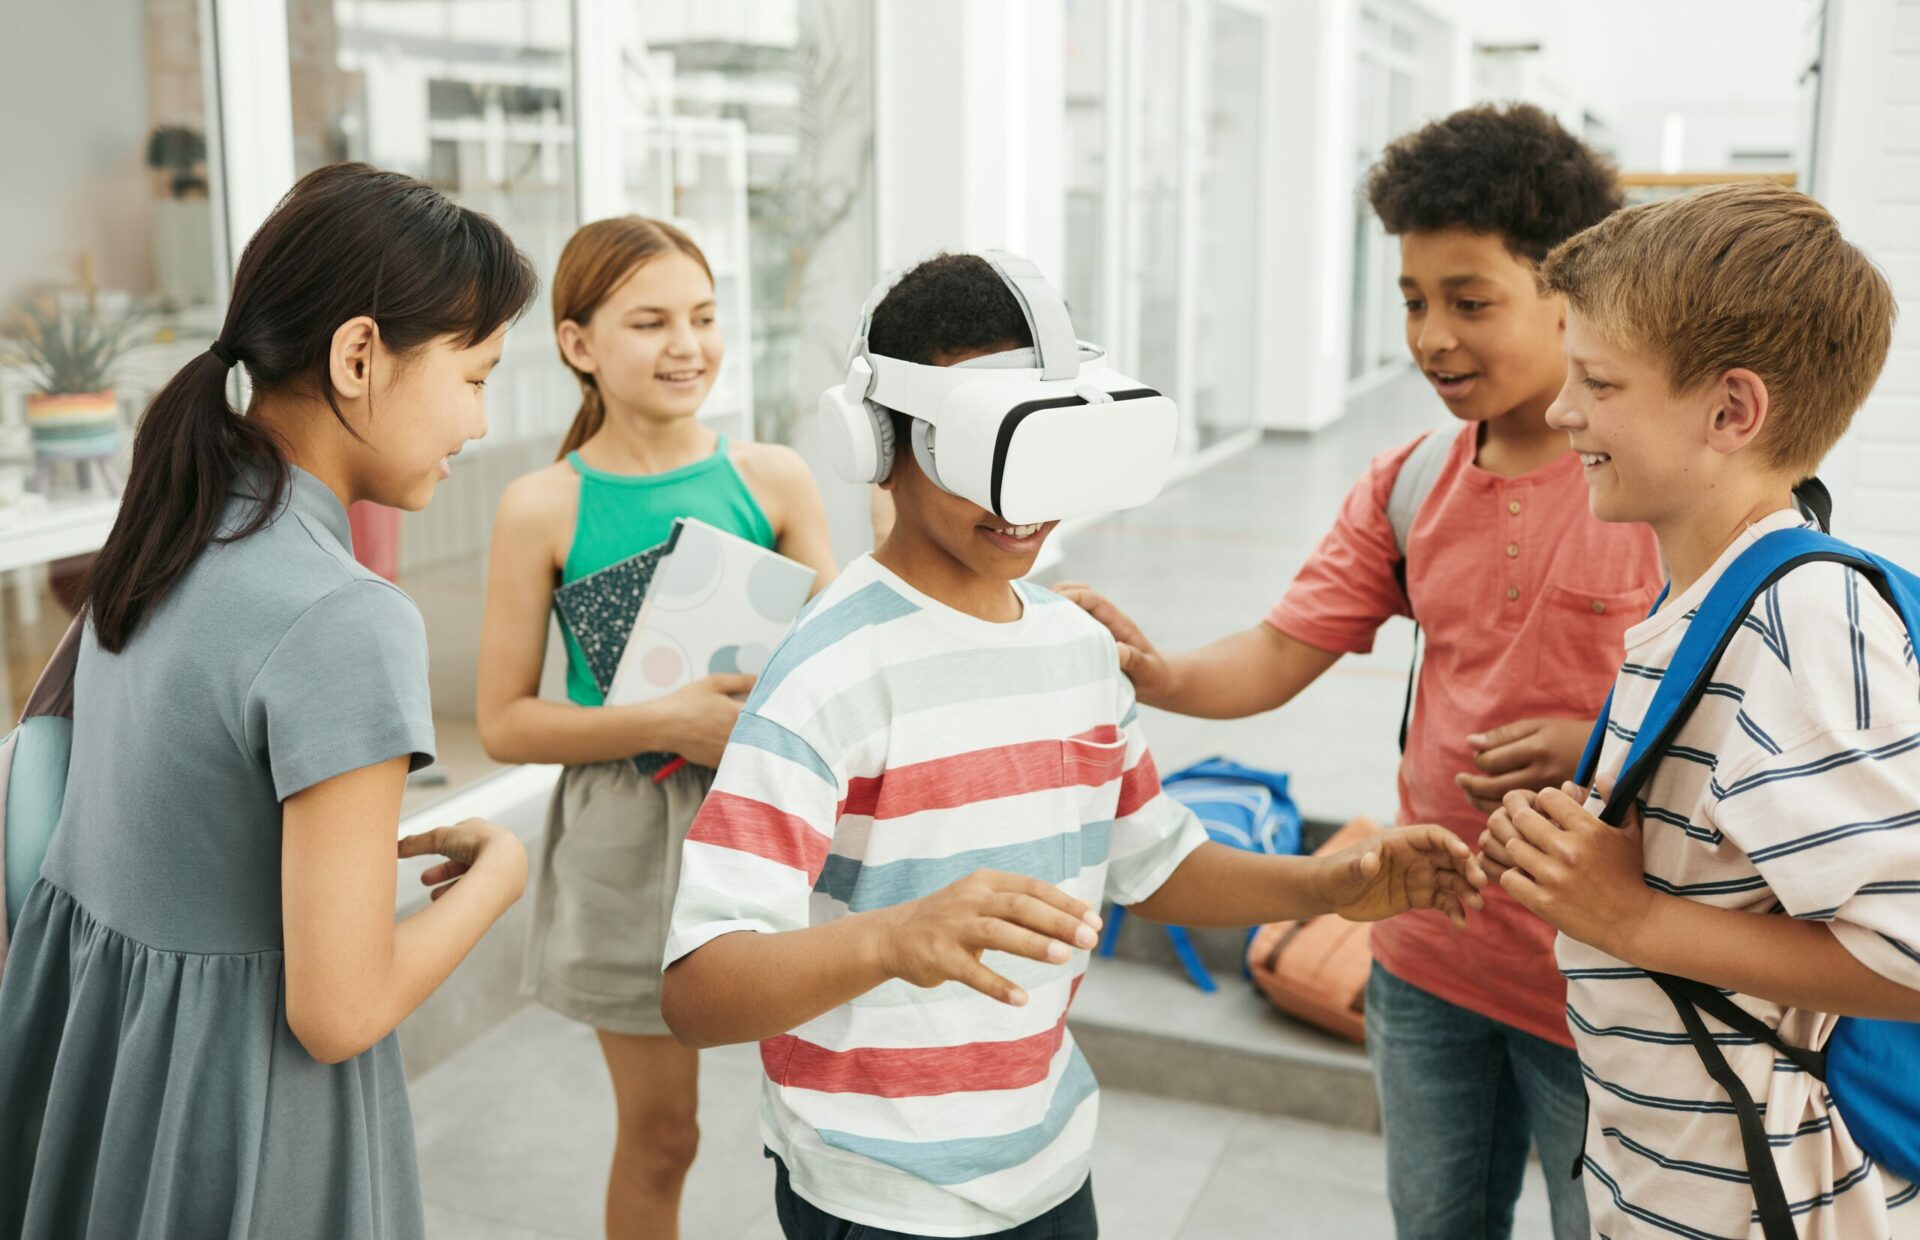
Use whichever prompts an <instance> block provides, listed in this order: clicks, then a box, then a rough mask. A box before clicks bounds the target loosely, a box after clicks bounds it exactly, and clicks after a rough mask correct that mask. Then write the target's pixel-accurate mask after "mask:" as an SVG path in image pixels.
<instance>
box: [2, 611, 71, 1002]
mask: <svg viewBox="0 0 1920 1240" xmlns="http://www.w3.org/2000/svg"><path fill="white" fill-rule="evenodd" d="M84 623H85V622H84V619H76V620H75V621H74V622H73V624H72V625H70V626H69V627H68V629H67V633H66V636H65V637H62V638H61V639H60V644H59V645H58V646H55V647H54V648H53V657H52V658H50V659H48V660H47V666H46V667H45V668H44V669H42V671H41V672H40V679H39V680H37V681H35V682H34V686H33V692H32V693H30V694H28V695H27V707H26V709H25V710H24V711H22V712H21V714H20V726H19V727H17V728H15V729H14V730H13V731H11V732H9V733H7V736H6V739H4V740H0V886H4V887H5V889H6V916H5V918H4V919H0V969H4V968H5V967H6V963H7V942H8V938H9V936H10V935H11V934H12V932H13V925H14V922H16V921H18V920H19V918H20V906H21V905H22V904H24V903H25V902H26V899H27V892H28V891H30V890H32V888H33V884H34V882H35V881H36V880H38V879H39V877H40V863H41V861H42V860H43V859H44V858H45V857H46V855H47V845H48V844H49V843H50V842H51V841H52V839H53V827H54V824H55V823H57V822H59V821H60V807H61V806H62V805H63V804H64V803H65V802H66V799H67V759H68V757H69V756H70V755H71V753H72V751H73V670H74V666H75V664H76V662H77V661H78V659H79V655H80V633H81V630H82V628H83V627H84Z"/></svg>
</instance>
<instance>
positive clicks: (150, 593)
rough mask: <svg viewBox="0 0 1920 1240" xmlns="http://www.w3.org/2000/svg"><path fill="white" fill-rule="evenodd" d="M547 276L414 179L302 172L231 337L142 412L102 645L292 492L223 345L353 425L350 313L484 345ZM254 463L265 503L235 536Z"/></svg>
mask: <svg viewBox="0 0 1920 1240" xmlns="http://www.w3.org/2000/svg"><path fill="white" fill-rule="evenodd" d="M538 285H539V279H538V277H537V276H535V274H534V271H533V266H532V264H531V263H529V262H528V261H527V259H526V256H525V255H523V254H521V253H520V251H519V250H518V249H516V248H515V247H514V244H513V242H512V240H511V239H509V238H508V236H507V234H506V233H505V232H504V231H503V230H502V229H501V227H500V226H499V225H498V224H496V223H494V222H493V221H492V220H490V219H488V218H487V217H486V216H484V215H481V214H479V213H478V212H475V211H469V210H467V209H466V208H465V207H462V206H459V205H458V204H456V203H454V202H453V201H452V200H450V199H448V198H447V197H446V196H445V195H444V194H441V193H440V192H439V191H438V190H435V189H433V188H432V187H431V186H429V185H426V184H424V183H422V182H420V181H416V180H414V179H413V178H412V177H409V176H403V175H401V174H400V173H397V172H383V171H381V170H379V169H377V168H372V167H369V166H367V165H366V164H332V165H329V166H327V167H325V168H321V169H318V170H317V171H314V172H311V173H308V174H307V175H306V176H305V177H303V178H301V180H300V182H299V184H297V185H295V186H294V187H293V188H292V189H291V190H289V191H288V193H287V196H286V197H285V198H282V199H281V200H280V203H279V205H278V206H276V207H275V208H274V209H273V213H272V214H271V215H269V216H268V217H267V220H266V222H265V223H264V224H262V225H261V226H260V230H259V231H258V232H256V233H254V235H253V239H252V240H251V241H249V242H247V248H246V249H245V250H244V251H243V252H242V253H241V255H240V264H239V267H238V269H237V270H236V271H235V272H234V277H233V293H232V296H231V297H230V298H229V299H228V301H227V317H226V322H225V323H224V325H223V326H222V327H221V329H220V338H219V341H218V344H219V345H220V349H219V350H215V349H209V350H208V351H207V352H205V353H202V354H201V355H200V356H198V357H196V358H194V359H193V360H192V361H190V362H188V363H187V364H186V365H185V366H183V367H181V369H180V372H179V373H178V374H176V375H174V377H173V378H172V379H171V380H169V381H168V382H167V385H166V386H165V387H163V388H161V389H160V391H159V393H158V394H157V395H156V396H155V397H154V398H153V402H152V403H151V404H149V405H148V406H147V411H146V414H145V415H144V416H143V417H142V418H141V420H140V428H139V430H138V432H137V433H136V434H135V436H134V440H133V468H132V472H131V476H130V477H129V478H128V480H127V489H126V494H125V496H124V497H123V498H122V500H121V503H120V514H119V516H118V517H117V518H116V519H115V520H114V523H113V532H112V533H111V534H109V535H108V536H107V543H106V546H105V547H104V548H102V549H101V551H100V554H99V556H98V557H97V558H96V559H95V560H94V563H93V568H92V570H91V571H90V572H89V573H88V576H87V584H86V606H87V607H88V608H89V609H90V610H91V612H92V620H93V628H94V634H95V636H96V638H97V639H98V640H99V642H100V645H101V646H102V647H103V648H104V649H106V650H109V651H114V652H118V651H119V650H121V649H122V648H124V647H125V646H126V644H127V641H128V640H129V639H130V638H131V637H132V636H133V634H134V631H135V630H136V629H138V628H139V626H140V622H141V620H142V619H143V618H144V617H145V616H146V614H147V612H148V610H149V609H150V608H152V607H153V606H155V605H156V604H157V603H159V602H160V600H161V599H163V598H165V597H166V595H167V592H168V591H169V590H171V589H172V588H173V587H174V585H175V584H176V583H178V582H179V580H180V578H181V577H182V576H184V575H185V574H186V572H187V569H188V568H190V567H191V566H192V564H193V562H194V560H195V558H196V557H198V556H199V554H200V552H201V551H202V550H204V549H205V548H206V547H207V545H208V544H209V543H212V542H216V541H217V542H223V543H224V542H235V541H238V540H239V539H242V538H245V537H247V536H248V535H250V534H254V533H256V532H258V531H259V530H260V529H262V528H263V527H264V526H266V525H267V524H268V523H270V522H271V521H272V520H273V519H274V517H275V516H276V515H277V514H278V513H279V511H280V508H281V504H282V501H283V500H284V499H285V496H286V492H287V488H288V485H289V476H288V466H287V459H286V455H285V452H284V451H283V450H282V448H281V446H280V444H279V442H278V441H277V440H276V439H275V438H274V436H273V434H272V433H271V432H270V431H269V430H268V429H267V428H266V427H265V426H263V425H261V424H260V423H258V422H256V421H254V420H253V419H252V418H250V417H245V416H242V415H241V414H239V413H238V412H236V411H235V410H234V409H233V407H232V406H231V405H230V404H229V403H228V402H227V366H228V363H227V362H226V361H225V360H223V359H222V357H221V356H219V354H220V353H222V352H224V353H225V354H226V355H228V356H230V357H232V358H235V359H237V360H238V361H239V363H240V364H242V365H244V366H245V367H246V368H247V373H248V375H250V376H251V378H252V380H253V388H254V391H255V392H281V391H294V390H303V391H307V392H316V391H317V392H318V393H319V394H321V395H322V396H324V397H325V399H326V402H327V404H328V406H329V407H330V408H332V410H333V415H334V417H336V418H338V419H339V420H340V424H341V425H342V426H347V425H348V424H347V420H346V415H345V414H344V412H343V411H342V410H341V408H340V403H339V399H338V397H337V396H336V395H335V393H334V390H333V385H332V383H331V382H330V381H329V380H328V377H327V361H328V355H329V354H330V352H331V350H332V347H333V335H334V332H335V331H337V330H338V329H339V327H340V325H341V324H342V323H345V322H346V321H347V320H349V319H352V318H355V317H357V316H360V315H368V316H370V317H371V318H372V319H373V321H374V322H375V324H377V325H378V327H379V331H380V343H381V344H382V345H383V346H384V347H385V348H386V349H388V350H389V351H391V352H393V353H396V354H399V355H401V356H403V357H404V356H405V355H407V354H409V353H412V352H414V351H416V350H418V349H420V348H421V347H423V346H425V345H427V344H429V343H430V342H432V341H434V340H437V339H440V338H441V337H444V336H452V337H454V338H455V339H456V340H457V341H459V342H460V347H462V348H471V347H473V346H474V345H477V344H479V343H480V342H481V341H483V340H485V339H487V338H488V337H489V336H491V335H493V333H494V332H495V331H496V330H498V329H499V328H500V326H501V325H502V324H505V323H510V322H512V321H513V320H514V319H516V318H518V317H519V315H520V313H521V312H522V311H523V310H525V309H526V307H527V304H528V303H529V302H530V301H531V300H532V299H533V295H534V292H535V290H536V289H537V287H538ZM348 430H349V432H351V431H352V428H351V427H350V426H348ZM252 474H257V475H258V478H259V480H258V481H257V482H255V483H253V486H254V488H255V490H257V492H258V496H259V499H260V500H261V503H260V504H259V506H258V508H257V509H256V510H255V511H254V512H253V513H252V514H251V516H250V517H249V518H248V519H247V520H246V521H245V522H244V523H243V524H242V525H241V526H240V528H239V529H237V530H234V531H231V532H227V533H222V532H221V522H222V520H223V518H224V516H225V514H226V510H227V504H228V501H229V499H230V497H231V496H232V495H233V494H234V493H235V489H236V486H237V485H238V484H240V483H241V482H242V480H243V476H247V475H252Z"/></svg>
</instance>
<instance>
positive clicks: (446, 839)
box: [400, 818, 527, 900]
mask: <svg viewBox="0 0 1920 1240" xmlns="http://www.w3.org/2000/svg"><path fill="white" fill-rule="evenodd" d="M400 856H402V857H445V858H446V860H445V861H442V862H441V863H440V864H438V865H430V866H428V867H427V868H426V869H425V870H424V871H422V872H421V875H420V881H421V882H422V883H424V884H426V885H427V886H429V887H431V888H433V893H432V898H433V899H435V900H438V899H439V898H440V897H441V896H443V895H445V894H447V892H449V891H451V890H453V885H454V884H455V883H457V882H459V881H460V876H461V875H462V874H465V873H466V872H467V871H469V870H471V869H472V868H473V867H474V866H476V865H478V864H480V859H481V857H482V856H484V857H485V858H486V863H487V864H488V865H490V866H507V867H511V868H512V870H513V871H515V872H517V873H518V876H519V877H518V882H517V883H516V884H515V885H514V898H515V899H518V898H519V894H520V892H521V891H523V890H525V889H526V885H527V849H526V846H525V845H523V844H522V843H521V842H520V838H519V837H518V836H516V835H515V834H514V833H513V832H511V831H509V830H507V829H506V828H505V827H502V826H500V825H498V824H496V823H491V822H488V821H486V820H485V819H484V818H469V819H467V820H466V821H465V822H461V823H456V824H454V825H453V826H451V827H435V828H434V829H433V830H431V831H423V832H421V833H420V834H419V835H409V836H407V837H405V838H404V839H402V840H401V841H400Z"/></svg>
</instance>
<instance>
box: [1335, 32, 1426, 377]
mask: <svg viewBox="0 0 1920 1240" xmlns="http://www.w3.org/2000/svg"><path fill="white" fill-rule="evenodd" d="M1384 2H1385V0H1383V3H1384ZM1394 13H1395V15H1396V17H1397V18H1398V19H1399V20H1397V21H1396V22H1394V23H1393V24H1391V26H1389V23H1388V21H1387V20H1386V19H1384V18H1383V17H1381V16H1380V14H1378V13H1375V12H1373V11H1372V10H1371V9H1368V10H1363V11H1362V17H1363V20H1362V22H1361V40H1360V46H1359V50H1358V54H1357V58H1356V61H1355V65H1354V68H1355V73H1354V87H1353V90H1354V93H1353V115H1354V131H1353V133H1354V150H1353V164H1352V168H1353V176H1354V184H1355V185H1356V187H1359V186H1362V185H1364V183H1365V179H1366V175H1367V170H1368V169H1369V168H1370V167H1372V165H1373V162H1374V160H1376V159H1378V158H1379V155H1380V152H1381V151H1382V150H1383V149H1384V148H1385V147H1386V145H1387V144H1388V143H1389V142H1391V141H1393V139H1395V138H1397V137H1399V136H1400V135H1401V134H1404V133H1406V132H1407V131H1408V130H1409V129H1411V128H1413V124H1414V120H1415V117H1416V107H1415V101H1414V89H1415V84H1416V83H1415V78H1414V73H1415V70H1416V68H1417V65H1418V60H1417V54H1418V52H1419V51H1420V43H1419V40H1418V34H1417V31H1416V29H1415V26H1414V19H1413V17H1412V16H1411V15H1410V11H1408V10H1406V9H1405V8H1404V6H1396V7H1395V8H1394ZM1410 41H1411V46H1409V43H1410ZM1352 272H1353V289H1352V295H1353V301H1352V307H1351V317H1350V319H1349V334H1348V340H1347V377H1348V378H1349V379H1364V378H1367V377H1369V376H1372V375H1375V374H1379V373H1381V372H1382V371H1383V370H1384V369H1385V368H1387V367H1391V366H1396V365H1399V364H1400V363H1401V362H1402V360H1403V359H1404V357H1405V355H1406V354H1405V344H1404V342H1403V340H1402V331H1403V327H1404V323H1405V305H1404V302H1403V299H1402V297H1401V295H1400V288H1399V280H1400V251H1399V245H1398V242H1396V241H1395V239H1394V238H1392V237H1389V236H1388V235H1387V232H1386V229H1385V228H1383V227H1382V226H1381V224H1380V220H1379V218H1378V217H1377V216H1375V215H1374V213H1373V209H1372V207H1371V206H1370V205H1369V204H1368V203H1367V200H1366V196H1365V194H1364V193H1363V192H1360V191H1359V190H1358V188H1356V192H1355V202H1354V217H1353V262H1352Z"/></svg>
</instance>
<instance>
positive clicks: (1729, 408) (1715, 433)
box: [1707, 366, 1769, 453]
mask: <svg viewBox="0 0 1920 1240" xmlns="http://www.w3.org/2000/svg"><path fill="white" fill-rule="evenodd" d="M1712 392H1713V402H1714V407H1713V421H1712V423H1711V424H1710V425H1709V426H1708V428H1707V443H1708V444H1709V445H1710V446H1712V448H1713V449H1714V451H1716V452H1721V453H1733V452H1738V451H1739V450H1740V449H1742V448H1745V447H1747V446H1748V445H1749V444H1751V443H1753V441H1754V440H1756V439H1758V438H1759V437H1760V431H1761V429H1762V428H1763V427H1764V426H1766V424H1767V414H1768V412H1769V401H1768V396H1767V383H1766V380H1764V379H1762V378H1761V377H1760V376H1759V375H1757V374H1755V373H1754V372H1753V371H1751V370H1748V369H1747V368H1746V367H1744V366H1736V367H1734V368H1733V369H1732V370H1729V371H1726V372H1725V373H1723V374H1722V375H1721V376H1720V377H1719V378H1718V379H1715V380H1714V381H1713V387H1712Z"/></svg>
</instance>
